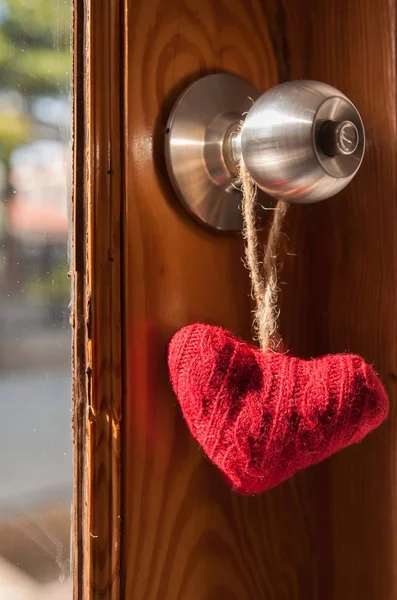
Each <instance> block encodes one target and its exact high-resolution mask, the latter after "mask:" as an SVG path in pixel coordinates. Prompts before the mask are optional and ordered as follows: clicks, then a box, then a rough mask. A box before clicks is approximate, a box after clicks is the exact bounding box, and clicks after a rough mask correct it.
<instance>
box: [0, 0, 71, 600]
mask: <svg viewBox="0 0 397 600" xmlns="http://www.w3.org/2000/svg"><path fill="white" fill-rule="evenodd" d="M70 27H71V0H0V599H1V600H11V599H13V600H14V599H18V600H19V599H21V600H38V599H39V598H40V600H42V599H46V598H51V599H58V600H61V599H62V600H63V599H65V600H66V599H71V598H72V590H71V582H70V506H71V495H72V452H71V425H70V423H71V412H70V409H71V375H70V329H69V306H68V305H69V301H70V282H69V280H68V207H69V204H70V203H69V196H70V188H69V185H68V183H69V180H70V177H69V174H70V172H71V167H70V122H71V117H70V112H71V103H70V71H71V51H70V39H71V35H70Z"/></svg>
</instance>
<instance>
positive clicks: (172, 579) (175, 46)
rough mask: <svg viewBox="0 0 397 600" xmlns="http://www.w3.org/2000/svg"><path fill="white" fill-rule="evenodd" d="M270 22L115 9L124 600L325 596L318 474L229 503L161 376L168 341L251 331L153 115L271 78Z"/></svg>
mask: <svg viewBox="0 0 397 600" xmlns="http://www.w3.org/2000/svg"><path fill="white" fill-rule="evenodd" d="M284 16H285V15H284V13H283V12H282V11H281V12H280V6H279V3H278V2H269V1H268V2H264V3H261V2H259V1H257V0H250V1H247V0H230V1H228V2H226V1H223V0H201V1H200V2H199V1H198V0H180V1H176V0H161V1H158V0H128V1H127V2H126V11H125V27H126V47H125V59H124V64H125V115H124V123H125V144H126V146H125V164H124V167H125V175H126V185H125V189H126V198H125V201H126V207H125V213H124V217H123V221H124V250H125V252H124V270H123V284H124V308H125V321H124V339H125V351H126V358H125V398H124V411H123V414H124V418H123V439H124V445H123V448H124V450H123V512H122V573H121V578H122V595H123V598H126V599H130V598H131V599H132V598H133V599H134V600H143V599H145V600H210V599H213V600H221V599H222V600H223V599H228V600H252V599H258V600H259V599H262V598H267V599H269V600H270V599H272V600H284V599H285V600H287V599H288V600H289V599H291V600H292V599H297V598H302V599H303V598H304V599H305V600H308V599H313V600H314V599H319V600H320V599H321V600H327V599H328V598H332V593H331V591H332V573H331V572H330V565H331V564H332V561H331V555H330V537H331V533H330V530H329V527H328V522H329V510H330V508H329V506H328V490H327V468H326V467H323V466H320V467H318V468H314V469H312V470H310V471H308V472H306V473H303V474H300V475H299V476H297V477H296V478H294V480H293V481H290V482H288V483H286V484H285V485H283V486H280V487H279V488H277V489H275V490H273V491H271V492H268V493H267V494H264V495H262V496H259V497H239V496H237V495H235V494H233V493H231V492H230V491H229V489H228V488H227V487H226V485H225V484H224V482H223V481H222V480H221V478H220V476H219V474H218V472H217V471H216V470H215V468H214V467H212V466H211V464H210V463H209V461H207V460H206V459H204V457H203V454H202V452H201V451H200V449H199V448H198V447H197V445H196V443H195V442H194V441H193V440H192V439H191V437H190V434H189V432H188V429H187V427H186V425H185V423H184V422H183V421H182V418H181V413H180V410H179V407H178V406H177V402H176V399H175V397H174V395H173V394H172V392H171V389H170V384H169V381H168V375H167V368H166V347H167V343H168V341H169V339H170V337H171V336H172V334H173V333H174V332H175V331H176V330H177V329H178V328H179V327H181V326H183V325H185V324H187V323H191V322H193V321H196V320H200V321H206V322H209V323H216V324H219V325H223V326H225V327H227V328H229V329H231V330H232V331H233V332H235V333H236V334H238V335H241V336H243V337H245V338H247V339H248V338H249V337H250V333H251V305H250V301H249V283H248V278H247V274H246V272H245V271H244V268H243V266H242V260H241V259H242V255H243V246H242V241H241V239H240V238H239V237H238V236H235V237H233V236H226V235H224V236H222V235H217V234H213V233H211V232H209V231H206V230H205V229H203V228H201V227H199V226H198V225H196V224H195V223H194V222H193V221H192V220H191V219H190V218H189V217H188V216H187V215H186V214H185V213H184V211H183V210H182V208H181V207H180V206H179V204H178V202H177V200H176V199H175V196H174V194H173V192H172V191H171V189H170V186H169V183H168V179H167V177H166V174H165V168H164V156H163V138H164V128H165V124H166V120H167V116H168V114H169V111H170V109H171V107H172V105H173V102H174V101H175V99H176V97H177V95H178V93H179V92H180V91H181V90H182V89H183V88H184V87H185V86H186V85H187V83H189V82H190V81H193V80H195V79H197V78H198V77H200V76H201V75H204V74H206V73H212V72H216V71H230V72H233V73H237V74H239V75H242V76H244V77H246V78H248V79H249V80H250V81H251V82H252V83H254V84H255V85H256V86H258V88H259V89H261V90H265V89H267V88H268V87H270V86H273V85H275V84H276V83H277V82H278V81H279V80H280V79H284V78H285V77H286V76H287V75H288V73H287V62H286V56H285V54H284V52H285V43H284V38H283V35H284V32H283V31H282V30H281V29H280V25H281V24H282V23H283V20H284Z"/></svg>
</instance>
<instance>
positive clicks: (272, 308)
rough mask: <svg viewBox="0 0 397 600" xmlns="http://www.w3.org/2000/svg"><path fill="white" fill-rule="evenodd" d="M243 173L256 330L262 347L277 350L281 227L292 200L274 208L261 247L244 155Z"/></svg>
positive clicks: (254, 191) (245, 230) (247, 254)
mask: <svg viewBox="0 0 397 600" xmlns="http://www.w3.org/2000/svg"><path fill="white" fill-rule="evenodd" d="M239 175H240V181H241V185H242V192H243V202H242V213H243V235H244V238H245V262H246V267H247V268H248V270H249V272H250V277H251V284H252V295H253V298H254V300H255V303H256V309H255V311H254V331H255V334H256V337H257V339H258V341H259V344H260V347H261V349H262V350H276V349H277V348H278V346H279V344H280V343H281V339H280V337H279V335H278V318H279V314H280V310H279V307H278V291H279V289H278V284H277V275H278V262H277V251H278V247H279V242H280V236H281V227H282V224H283V220H284V217H285V215H286V212H287V210H288V206H289V205H288V203H287V202H284V201H283V200H278V202H277V205H276V208H275V209H270V210H274V216H273V221H272V224H271V227H270V231H269V235H268V239H267V244H266V248H265V250H264V253H263V258H262V252H261V251H260V244H259V239H258V229H257V224H256V220H257V218H256V195H257V187H256V185H255V183H254V181H253V180H252V177H251V175H250V174H249V172H248V169H247V167H246V165H245V163H244V160H243V159H241V161H240V164H239Z"/></svg>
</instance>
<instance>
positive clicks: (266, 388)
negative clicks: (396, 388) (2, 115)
mask: <svg viewBox="0 0 397 600" xmlns="http://www.w3.org/2000/svg"><path fill="white" fill-rule="evenodd" d="M168 363H169V369H170V375H171V381H172V385H173V388H174V391H175V393H176V395H177V397H178V400H179V402H180V404H181V407H182V411H183V414H184V417H185V419H186V422H187V424H188V426H189V428H190V431H191V433H192V435H193V436H194V437H195V439H196V440H197V441H198V442H199V443H200V444H201V446H202V448H203V450H204V452H205V453H206V454H207V455H208V456H209V458H210V459H211V460H212V461H213V462H214V463H215V464H216V465H217V466H218V467H219V469H220V470H221V471H222V472H223V473H224V474H225V475H226V477H227V479H228V480H229V481H230V483H231V484H232V486H233V488H234V489H235V490H236V491H238V492H240V493H248V494H253V493H258V492H262V491H264V490H266V489H268V488H271V487H273V486H275V485H277V484H279V483H281V482H282V481H284V480H285V479H287V478H288V477H291V476H292V475H293V474H294V473H295V472H296V471H298V470H300V469H303V468H304V467H307V466H309V465H312V464H314V463H317V462H319V461H320V460H323V459H324V458H326V457H328V456H330V455H331V454H333V453H334V452H337V451H338V450H340V449H341V448H345V447H346V446H348V445H350V444H353V443H355V442H359V441H360V440H361V439H362V438H363V437H364V436H365V435H366V434H367V433H368V432H369V431H371V430H372V429H374V428H375V427H377V426H378V425H380V423H382V421H383V420H384V419H385V418H386V416H387V412H388V400H387V396H386V393H385V390H384V388H383V386H382V384H381V382H380V381H379V379H378V377H377V376H376V374H375V372H374V370H373V369H372V367H370V366H369V365H368V364H366V363H365V362H364V361H363V359H362V358H360V357H358V356H354V355H351V354H336V355H331V356H324V357H322V358H317V359H314V360H309V361H307V360H300V359H298V358H293V357H290V356H287V355H285V354H279V353H273V352H263V351H261V350H259V349H258V348H256V347H254V346H251V345H249V344H247V343H245V342H243V341H241V340H239V339H237V338H235V337H234V336H233V335H232V334H230V333H229V332H227V331H224V330H223V329H220V328H219V327H212V326H210V325H202V324H195V325H189V326H188V327H184V328H183V329H181V330H180V331H179V332H178V333H177V334H176V335H175V336H174V337H173V339H172V341H171V343H170V347H169V355H168Z"/></svg>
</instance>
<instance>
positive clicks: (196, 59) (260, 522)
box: [74, 0, 397, 600]
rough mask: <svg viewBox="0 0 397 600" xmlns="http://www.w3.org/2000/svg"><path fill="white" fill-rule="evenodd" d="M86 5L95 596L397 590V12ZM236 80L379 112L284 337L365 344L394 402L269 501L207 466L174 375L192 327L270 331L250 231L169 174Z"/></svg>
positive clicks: (82, 480)
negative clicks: (192, 131)
mask: <svg viewBox="0 0 397 600" xmlns="http://www.w3.org/2000/svg"><path fill="white" fill-rule="evenodd" d="M76 6H77V7H79V10H78V11H77V13H76V14H77V18H76V19H77V20H76V24H77V28H76V29H75V31H76V37H75V48H78V49H79V50H78V57H79V58H78V60H77V63H76V70H75V83H76V84H77V88H76V89H77V90H80V91H79V92H78V93H77V95H76V98H77V99H76V101H75V115H76V118H75V134H76V133H77V136H78V137H77V142H76V144H75V167H76V168H75V187H76V195H75V242H76V250H75V262H76V265H75V273H74V278H75V290H76V291H77V294H76V298H75V319H74V326H75V344H74V350H75V361H74V363H75V391H74V394H75V404H74V429H75V440H76V449H77V451H76V500H75V512H76V511H77V512H76V517H75V523H76V526H75V536H76V554H77V555H78V557H79V560H75V573H76V577H75V597H76V599H77V598H78V599H79V600H86V599H87V598H90V599H91V598H105V599H107V600H118V598H120V599H123V600H262V599H266V600H392V599H394V598H397V581H396V578H397V574H396V573H397V572H396V569H395V563H396V559H397V556H396V554H397V552H396V541H395V540H396V538H397V536H396V533H397V528H396V518H395V514H396V509H395V507H396V505H397V502H396V492H395V488H396V484H397V482H396V475H395V459H394V454H395V451H394V450H395V448H394V447H395V444H394V440H395V439H396V429H397V423H396V419H397V416H396V411H395V410H394V406H393V404H394V402H395V398H396V382H397V372H396V345H397V341H396V340H397V338H396V319H397V302H396V300H397V298H396V296H397V286H396V283H397V282H396V279H397V276H396V273H397V264H396V262H397V235H396V233H395V231H396V222H397V221H396V210H397V209H396V191H397V189H396V188H397V181H396V180H397V175H396V169H397V166H396V165H397V160H396V159H397V156H396V153H397V152H396V151H397V148H396V146H397V137H396V133H397V132H396V64H395V52H394V43H395V21H396V16H395V4H394V2H392V1H391V0H377V2H374V1H372V0H333V1H332V2H330V1H327V2H326V1H325V0H228V2H226V0H200V1H199V0H117V1H116V0H106V1H105V2H103V3H99V2H97V3H95V2H94V0H89V1H87V2H84V3H83V2H76ZM121 7H123V9H124V14H121V10H120V9H121ZM82 10H83V12H84V14H83V16H82V17H81V19H80V20H79V18H78V15H79V14H82V13H81V11H82ZM122 48H124V54H122V53H121V52H120V50H121V49H122ZM83 59H84V60H83ZM222 71H223V72H225V71H226V72H232V73H236V74H239V75H242V76H244V77H245V78H247V79H249V80H250V81H251V82H252V83H253V84H254V85H256V86H257V87H258V88H259V89H260V90H263V91H265V90H266V89H267V88H269V87H271V86H273V85H275V84H276V83H278V82H279V81H284V80H287V79H294V78H295V79H297V78H312V79H319V80H322V81H325V82H328V83H330V84H332V85H335V86H336V87H339V88H340V89H341V90H342V91H343V92H344V93H346V94H347V96H349V97H350V98H351V99H352V100H353V102H354V103H355V104H356V105H357V107H358V108H359V110H360V112H361V114H362V116H363V120H364V123H365V126H366V132H367V138H368V143H367V154H366V157H365V160H364V163H363V166H362V169H361V171H360V172H359V174H358V176H357V177H356V179H355V180H354V181H353V182H352V184H350V186H349V187H348V188H347V189H346V190H345V191H344V192H343V193H341V194H340V195H338V196H337V197H335V198H334V199H332V200H328V201H326V202H323V203H320V204H318V205H312V206H305V207H292V208H291V210H290V212H289V215H288V221H287V223H286V233H287V236H288V237H287V238H286V241H285V244H284V248H283V252H284V254H285V268H284V270H283V274H282V281H283V285H282V291H283V293H282V318H281V326H282V333H283V337H284V340H285V342H286V345H287V346H288V347H289V348H291V351H292V352H293V353H294V354H297V355H300V356H315V355H319V354H322V353H327V352H336V351H344V350H351V351H354V352H358V353H361V354H362V355H363V356H364V357H365V358H367V359H368V360H369V361H371V362H372V363H373V364H374V365H375V368H376V369H377V370H378V371H379V372H380V374H381V376H382V379H383V381H384V382H385V384H386V385H387V388H388V391H389V393H390V397H391V401H392V411H391V415H390V417H389V420H388V422H387V423H386V424H385V425H384V426H382V427H381V428H380V429H379V431H377V432H376V433H374V434H373V435H371V436H369V437H368V439H366V440H365V441H364V442H363V443H362V444H360V445H358V446H356V447H355V448H351V449H348V450H345V451H343V452H342V453H340V454H339V455H337V456H335V457H333V458H331V459H329V460H328V461H326V462H324V463H323V464H321V465H318V466H316V467H313V468H311V469H308V470H307V471H305V472H303V473H299V474H297V475H296V476H295V477H294V478H293V479H292V480H290V481H288V482H286V483H285V484H283V485H281V486H279V487H278V488H276V489H274V490H272V491H270V492H267V493H265V494H263V495H261V496H258V497H240V496H237V495H235V494H233V493H231V492H230V491H229V489H228V488H227V487H226V485H225V484H224V482H223V481H222V479H221V477H220V475H219V474H218V472H217V471H216V469H215V468H214V467H212V465H211V464H210V463H209V461H208V460H206V459H205V458H204V456H203V454H202V452H201V451H200V449H199V448H198V446H197V444H196V443H195V442H194V441H193V440H192V439H191V436H190V434H189V432H188V429H187V427H186V425H185V423H184V422H183V421H182V417H181V413H180V410H179V407H178V405H177V401H176V399H175V397H174V395H173V393H172V391H171V389H170V385H169V381H168V374H167V368H166V347H167V343H168V341H169V339H170V337H171V336H172V334H173V333H174V332H175V331H176V330H177V329H178V328H179V327H181V326H182V325H185V324H187V323H191V322H193V321H196V320H200V321H206V322H209V323H215V324H219V325H223V326H225V327H227V328H229V329H230V330H232V331H233V332H234V333H236V334H238V335H241V336H242V337H244V338H246V339H249V338H250V335H251V308H252V306H251V304H250V299H249V282H248V277H247V273H246V272H245V271H244V268H243V265H242V261H241V258H242V255H243V246H242V241H241V239H240V238H239V236H227V235H216V234H212V233H211V232H209V231H207V230H205V229H204V228H201V227H200V226H198V225H196V224H195V223H194V222H193V221H192V220H191V219H190V217H189V216H187V215H186V214H185V212H184V211H183V209H182V208H181V207H180V205H179V203H178V201H177V200H176V198H175V196H174V194H173V192H172V190H171V188H170V185H169V182H168V178H167V176H166V172H165V166H164V155H163V140H164V128H165V124H166V121H167V117H168V114H169V111H170V109H171V107H172V105H173V103H174V101H175V99H176V97H177V95H178V94H179V93H180V91H181V90H183V89H184V87H185V86H186V85H187V84H188V83H189V82H191V81H194V80H195V79H197V78H198V77H200V76H202V75H205V74H207V73H213V72H222ZM121 105H123V110H120V107H121ZM82 140H83V141H82ZM123 192H124V193H123ZM120 213H121V225H120ZM87 231H88V233H89V235H88V237H87V235H86V233H87ZM121 249H122V250H123V255H121V252H120V250H121ZM121 300H122V304H121ZM122 363H123V371H121V365H122ZM121 374H122V375H123V377H122V379H123V385H122V379H121ZM121 417H122V419H121ZM120 423H121V427H122V428H121V434H122V440H121V438H120V429H119V427H120ZM121 441H122V454H121V464H120V454H119V452H120V444H121ZM120 473H121V474H122V480H121V481H120ZM120 491H121V492H122V497H121V498H120ZM120 509H121V510H120ZM120 524H121V531H120ZM120 534H121V539H120ZM120 542H121V570H120V562H119V551H120ZM120 586H121V587H120Z"/></svg>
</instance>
